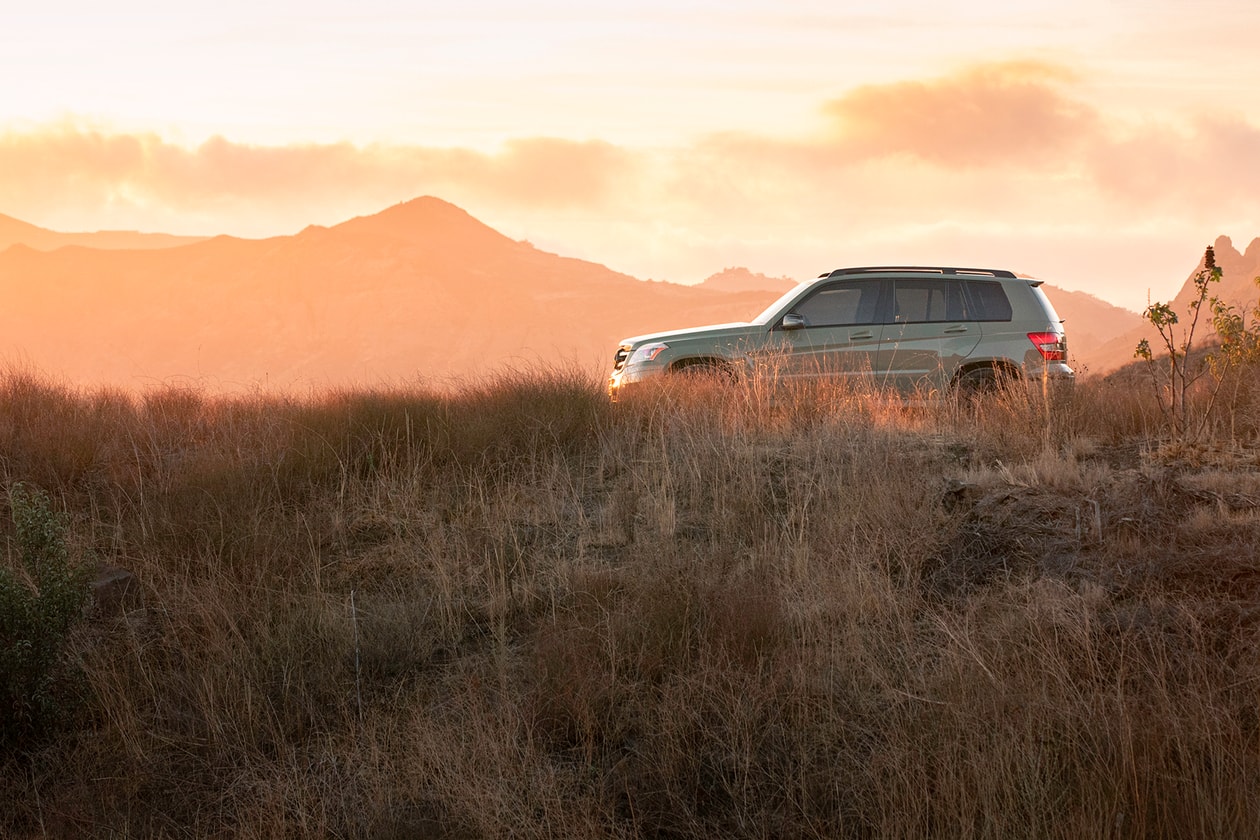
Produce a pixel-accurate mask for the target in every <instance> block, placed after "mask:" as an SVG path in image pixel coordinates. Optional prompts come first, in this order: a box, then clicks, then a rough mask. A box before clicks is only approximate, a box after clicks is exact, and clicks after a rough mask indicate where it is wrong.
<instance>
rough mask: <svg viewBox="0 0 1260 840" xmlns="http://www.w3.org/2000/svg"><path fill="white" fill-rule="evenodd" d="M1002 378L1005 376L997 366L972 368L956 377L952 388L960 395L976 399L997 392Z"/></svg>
mask: <svg viewBox="0 0 1260 840" xmlns="http://www.w3.org/2000/svg"><path fill="white" fill-rule="evenodd" d="M1004 379H1005V377H1003V376H1002V374H1001V373H1000V372H999V371H998V369H997V368H993V367H980V368H972V369H971V370H969V371H967V372H966V373H964V374H963V375H962V376H960V377H958V381H957V382H956V383H954V389H955V390H956V391H957V393H958V396H960V397H964V398H966V399H978V398H980V397H987V396H990V395H992V394H995V393H997V391H998V390H1000V389H1001V387H1002V382H1003V380H1004Z"/></svg>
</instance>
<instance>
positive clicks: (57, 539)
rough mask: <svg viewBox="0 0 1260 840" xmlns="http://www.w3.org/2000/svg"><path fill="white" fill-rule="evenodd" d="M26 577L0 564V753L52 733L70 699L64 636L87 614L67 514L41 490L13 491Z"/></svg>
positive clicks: (82, 573)
mask: <svg viewBox="0 0 1260 840" xmlns="http://www.w3.org/2000/svg"><path fill="white" fill-rule="evenodd" d="M9 498H10V504H11V507H12V511H13V526H14V537H15V541H16V548H17V556H18V560H19V561H20V562H21V565H22V568H23V570H24V572H25V574H22V573H19V572H16V571H15V570H13V569H10V568H5V567H2V566H0V704H2V705H3V716H2V717H0V750H2V751H5V752H7V751H9V750H19V751H20V750H23V749H25V748H27V747H29V746H31V745H33V744H34V743H37V742H38V741H39V740H41V739H42V738H43V737H44V736H46V735H47V734H49V733H50V732H51V731H52V730H53V729H55V727H56V725H57V724H58V723H59V722H60V721H61V719H62V718H63V715H64V713H65V712H66V710H67V708H68V705H69V703H70V701H71V699H72V698H73V694H74V692H73V686H72V684H71V683H72V680H71V678H70V671H71V669H70V667H69V665H68V663H67V661H66V657H65V650H66V640H67V637H68V635H69V633H70V630H71V628H72V627H73V626H74V624H75V623H76V622H77V621H78V620H79V619H80V618H81V617H82V615H83V603H84V600H85V599H86V596H87V581H86V578H85V571H86V570H85V569H82V568H75V567H74V566H73V565H72V564H71V563H70V559H69V552H68V551H67V549H66V539H65V537H66V525H65V521H64V518H63V517H62V516H59V515H58V514H56V513H54V512H53V511H52V510H51V508H50V507H49V503H48V496H47V495H46V494H45V493H44V492H43V491H42V490H39V489H38V488H32V487H29V486H28V485H25V484H21V483H19V484H15V485H14V486H13V488H12V489H11V491H10V494H9Z"/></svg>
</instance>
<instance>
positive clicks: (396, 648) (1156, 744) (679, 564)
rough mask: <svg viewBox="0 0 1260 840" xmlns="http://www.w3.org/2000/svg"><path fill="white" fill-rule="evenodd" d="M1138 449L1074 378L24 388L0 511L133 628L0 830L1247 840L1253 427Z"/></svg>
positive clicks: (31, 759) (1106, 388)
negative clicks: (16, 488)
mask: <svg viewBox="0 0 1260 840" xmlns="http://www.w3.org/2000/svg"><path fill="white" fill-rule="evenodd" d="M1236 420H1245V418H1243V417H1242V416H1241V415H1240V416H1239V418H1236ZM1157 422H1158V409H1157V408H1155V407H1154V405H1153V403H1152V402H1151V401H1150V400H1148V399H1147V398H1146V397H1145V396H1144V392H1143V390H1142V389H1141V388H1139V387H1130V386H1126V385H1125V384H1124V383H1119V384H1117V383H1115V382H1102V381H1090V380H1086V381H1083V382H1081V383H1079V386H1078V388H1077V389H1076V390H1075V392H1074V393H1073V394H1072V395H1071V396H1069V397H1061V398H1058V399H1054V400H1051V401H1049V402H1047V401H1046V400H1045V399H1044V398H1042V396H1040V395H1038V394H1035V393H1034V394H1028V393H1026V392H1024V391H1011V392H1008V393H1005V394H1001V395H998V396H997V397H996V398H994V399H991V400H989V401H986V402H983V403H980V404H972V403H969V402H962V403H960V402H957V401H954V400H951V399H948V398H946V399H936V398H925V399H920V400H908V401H907V400H901V399H893V398H890V397H888V396H887V395H883V394H879V393H872V392H866V391H862V390H860V389H852V388H846V387H842V386H836V385H832V386H814V387H800V388H795V389H792V388H780V389H770V388H768V387H766V386H765V385H764V383H758V382H751V383H745V384H741V385H735V386H729V385H728V386H722V387H714V386H712V385H709V384H705V383H690V384H688V385H687V386H686V387H683V388H679V387H674V386H664V387H661V388H645V389H642V390H641V391H640V392H639V393H637V394H632V395H631V398H629V399H627V400H624V401H622V402H620V403H618V404H616V405H611V404H609V403H608V402H607V401H606V399H605V398H604V396H603V394H602V393H601V392H600V390H599V388H598V385H597V383H592V382H589V381H587V380H585V379H584V378H582V377H581V376H578V375H571V374H565V373H563V372H546V373H540V374H534V375H522V376H517V377H504V378H501V379H498V380H494V381H488V382H484V383H479V384H474V385H470V386H468V387H465V388H463V389H461V390H455V391H438V390H432V389H424V388H415V389H412V390H395V391H362V392H341V393H329V394H318V395H312V396H309V397H306V398H301V399H299V398H276V397H262V396H249V397H237V398H211V397H207V396H204V395H202V394H199V393H197V392H196V391H191V390H186V389H178V388H168V389H158V390H154V391H152V392H149V393H147V394H145V395H142V396H133V395H127V394H123V393H120V392H109V391H76V390H73V389H69V388H65V387H62V386H59V385H56V384H55V383H49V382H47V381H42V380H40V379H38V378H34V377H31V376H29V375H22V374H11V375H9V376H8V377H7V378H5V379H4V380H2V381H0V481H2V482H3V485H4V487H5V488H8V487H11V486H12V485H13V483H15V482H18V481H26V482H31V483H35V484H38V485H39V486H41V487H43V488H44V489H45V490H46V491H47V492H48V493H49V494H50V496H51V497H52V498H54V499H55V500H56V502H57V505H58V506H59V507H60V508H61V509H63V510H64V511H66V513H67V514H68V515H69V517H70V522H71V525H70V534H69V536H70V538H71V544H72V545H73V546H74V547H75V550H76V552H77V556H79V557H81V558H85V559H86V560H89V561H90V562H93V563H107V564H110V565H113V566H119V567H123V568H125V569H127V570H129V571H131V572H133V573H134V574H135V575H136V577H137V578H138V580H139V582H140V583H141V585H142V589H143V602H142V604H139V605H137V604H132V605H131V608H130V609H128V610H125V611H123V612H121V613H120V614H101V613H100V612H99V611H98V612H97V613H95V614H92V615H90V616H89V617H88V618H86V619H85V621H84V622H83V624H82V626H81V627H80V629H79V631H78V632H77V635H76V636H75V638H74V640H73V641H74V651H75V655H76V657H77V659H78V661H79V664H80V665H81V667H82V669H83V672H84V674H85V682H84V700H85V702H84V703H83V705H82V707H81V710H80V712H79V714H78V717H77V718H76V719H75V721H74V725H73V726H71V727H68V728H67V729H66V730H65V731H63V732H62V733H61V735H60V737H59V738H57V739H56V740H53V741H51V742H49V743H47V744H45V745H44V746H42V747H41V748H39V749H37V750H34V751H33V752H29V753H27V754H24V755H10V756H6V757H5V758H4V760H3V762H4V763H3V769H2V770H0V779H2V780H3V782H2V783H3V785H4V788H3V800H4V802H5V804H6V807H5V808H3V809H0V831H3V832H5V833H7V834H9V835H12V836H16V837H62V836H86V837H116V836H126V837H167V836H198V837H200V836H249V837H292V836H310V837H399V838H401V837H453V838H474V837H502V836H514V837H516V836H520V837H534V836H538V837H543V836H574V837H627V838H628V837H641V836H649V837H716V836H721V837H727V836H731V837H759V838H764V837H881V838H883V837H889V838H892V837H922V836H934V837H938V836H939V837H995V838H996V837H1010V836H1045V837H1081V836H1095V837H1189V836H1194V837H1226V836H1228V837H1245V836H1260V799H1258V798H1257V797H1256V794H1255V792H1256V790H1257V782H1260V774H1258V770H1260V768H1258V761H1260V693H1258V692H1260V653H1258V651H1260V647H1258V646H1257V641H1260V640H1258V639H1257V627H1258V626H1260V625H1258V623H1257V619H1258V618H1260V611H1257V607H1256V606H1255V605H1256V596H1257V595H1258V594H1260V559H1257V556H1256V552H1255V548H1254V547H1255V545H1256V544H1257V537H1260V477H1258V476H1260V473H1258V472H1257V463H1260V461H1258V460H1257V458H1256V450H1255V449H1254V447H1253V444H1254V435H1253V433H1251V432H1248V431H1247V428H1249V427H1247V425H1246V422H1235V423H1234V425H1233V428H1232V429H1231V428H1229V427H1228V426H1226V425H1221V426H1219V427H1217V428H1216V429H1214V430H1213V436H1212V437H1210V438H1209V439H1207V440H1206V441H1205V442H1203V443H1202V444H1201V445H1199V446H1197V447H1185V446H1182V447H1169V446H1163V445H1161V444H1160V441H1159V440H1158V438H1157V433H1158V432H1157V429H1158V427H1157ZM4 498H7V494H6V495H5V497H4ZM5 513H7V510H6V511H5ZM4 519H5V521H6V522H7V519H8V517H7V516H5V517H4ZM6 527H8V526H6ZM5 539H6V540H9V541H11V539H12V534H11V533H10V532H9V531H6V532H5ZM9 554H10V557H11V554H12V552H11V551H10V552H9Z"/></svg>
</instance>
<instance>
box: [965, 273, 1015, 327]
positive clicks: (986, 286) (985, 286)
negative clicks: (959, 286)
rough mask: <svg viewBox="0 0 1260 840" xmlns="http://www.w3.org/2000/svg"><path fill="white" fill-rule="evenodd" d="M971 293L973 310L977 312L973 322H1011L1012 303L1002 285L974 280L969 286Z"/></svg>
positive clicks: (968, 289)
mask: <svg viewBox="0 0 1260 840" xmlns="http://www.w3.org/2000/svg"><path fill="white" fill-rule="evenodd" d="M967 291H968V292H969V293H970V294H969V297H970V298H971V308H972V309H974V310H975V315H973V316H972V317H973V320H976V321H1009V320H1011V302H1010V301H1009V300H1008V299H1007V297H1006V290H1005V289H1003V288H1002V284H1001V283H995V282H993V281H991V280H972V281H971V282H969V283H968V284H967Z"/></svg>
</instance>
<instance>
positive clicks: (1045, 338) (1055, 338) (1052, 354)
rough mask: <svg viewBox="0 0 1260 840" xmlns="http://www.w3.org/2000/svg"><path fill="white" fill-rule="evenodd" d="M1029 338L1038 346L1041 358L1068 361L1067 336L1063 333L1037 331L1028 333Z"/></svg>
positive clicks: (1049, 360) (1048, 360) (1051, 360)
mask: <svg viewBox="0 0 1260 840" xmlns="http://www.w3.org/2000/svg"><path fill="white" fill-rule="evenodd" d="M1028 340H1029V341H1031V342H1032V343H1033V347H1036V348H1037V352H1038V353H1040V354H1041V358H1043V359H1045V360H1046V361H1047V362H1066V361H1067V336H1065V335H1063V334H1062V333H1053V332H1035V333H1029V334H1028Z"/></svg>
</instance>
